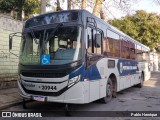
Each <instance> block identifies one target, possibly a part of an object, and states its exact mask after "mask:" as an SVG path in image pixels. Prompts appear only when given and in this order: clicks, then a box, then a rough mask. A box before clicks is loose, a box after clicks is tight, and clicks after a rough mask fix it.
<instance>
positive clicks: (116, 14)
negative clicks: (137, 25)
mask: <svg viewBox="0 0 160 120" xmlns="http://www.w3.org/2000/svg"><path fill="white" fill-rule="evenodd" d="M51 1H53V0H51ZM64 1H65V2H66V1H67V0H64ZM107 1H108V2H107ZM111 1H112V0H106V2H105V3H104V5H103V10H104V11H105V13H106V16H107V18H108V19H114V18H121V17H123V16H125V15H126V14H127V13H129V14H134V13H135V11H136V10H145V11H147V12H149V13H150V12H155V13H158V14H160V5H157V4H156V3H155V2H153V1H155V0H130V1H134V2H131V4H130V6H129V8H130V9H129V10H130V11H127V10H126V11H127V12H124V11H122V10H120V9H117V7H116V5H115V4H113V3H112V2H111ZM117 1H118V0H117ZM62 7H63V9H66V7H67V5H66V3H64V4H62ZM49 10H50V9H49V8H47V11H49ZM88 10H89V11H90V9H88ZM90 12H92V11H90Z"/></svg>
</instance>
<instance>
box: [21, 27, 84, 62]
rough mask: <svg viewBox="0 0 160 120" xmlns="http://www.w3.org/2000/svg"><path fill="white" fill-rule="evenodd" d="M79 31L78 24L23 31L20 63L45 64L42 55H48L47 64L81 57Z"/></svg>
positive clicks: (72, 60)
mask: <svg viewBox="0 0 160 120" xmlns="http://www.w3.org/2000/svg"><path fill="white" fill-rule="evenodd" d="M81 31H82V28H81V27H79V26H61V27H59V28H54V29H53V28H52V29H45V30H44V29H43V30H34V31H33V30H29V31H28V32H25V33H23V39H22V42H21V52H20V63H21V64H45V63H42V62H41V58H42V56H43V55H48V56H49V58H48V60H49V61H48V62H47V65H61V64H67V63H72V62H74V61H77V60H80V59H81V58H82V49H81V48H82V43H81Z"/></svg>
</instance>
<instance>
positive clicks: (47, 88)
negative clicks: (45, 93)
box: [41, 85, 57, 90]
mask: <svg viewBox="0 0 160 120" xmlns="http://www.w3.org/2000/svg"><path fill="white" fill-rule="evenodd" d="M41 87H42V90H57V87H56V86H50V85H42V86H41Z"/></svg>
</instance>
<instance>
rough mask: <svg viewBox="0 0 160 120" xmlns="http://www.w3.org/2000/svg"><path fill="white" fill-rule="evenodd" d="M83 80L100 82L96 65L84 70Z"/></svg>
mask: <svg viewBox="0 0 160 120" xmlns="http://www.w3.org/2000/svg"><path fill="white" fill-rule="evenodd" d="M85 78H86V79H89V80H100V79H101V75H100V73H99V71H98V68H97V66H96V64H94V65H91V66H90V67H89V68H88V69H87V70H86V75H85Z"/></svg>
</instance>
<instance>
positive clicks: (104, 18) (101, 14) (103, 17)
mask: <svg viewBox="0 0 160 120" xmlns="http://www.w3.org/2000/svg"><path fill="white" fill-rule="evenodd" d="M100 17H101V19H103V20H104V21H107V18H106V15H105V14H104V11H103V9H101V11H100Z"/></svg>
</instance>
